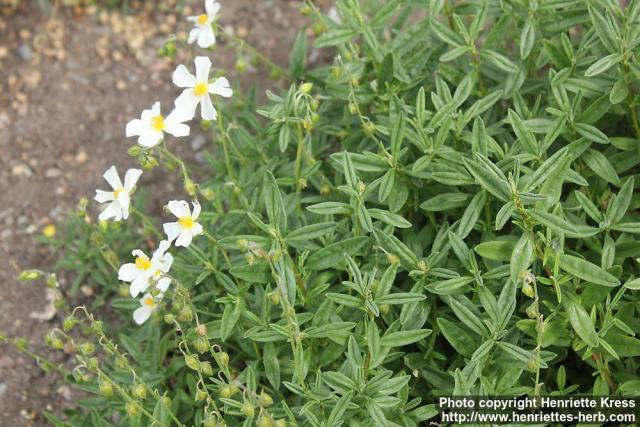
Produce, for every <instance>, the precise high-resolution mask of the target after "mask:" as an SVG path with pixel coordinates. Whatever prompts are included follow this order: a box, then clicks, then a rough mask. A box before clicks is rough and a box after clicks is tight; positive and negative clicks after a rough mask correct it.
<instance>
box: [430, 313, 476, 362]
mask: <svg viewBox="0 0 640 427" xmlns="http://www.w3.org/2000/svg"><path fill="white" fill-rule="evenodd" d="M437 323H438V328H439V329H440V331H441V332H442V335H444V337H445V338H446V339H447V341H449V344H451V346H452V347H453V348H454V349H455V350H456V351H457V352H458V353H460V354H462V355H463V356H466V357H471V355H472V354H473V352H474V351H475V350H476V348H477V347H478V343H477V342H476V340H474V339H473V338H472V337H471V336H470V335H469V334H468V333H467V332H466V331H465V330H464V329H462V328H461V327H459V326H458V325H456V324H455V323H453V322H450V321H449V320H447V319H443V318H442V317H438V319H437Z"/></svg>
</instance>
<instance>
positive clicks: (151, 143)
mask: <svg viewBox="0 0 640 427" xmlns="http://www.w3.org/2000/svg"><path fill="white" fill-rule="evenodd" d="M163 137H164V134H163V133H162V131H159V130H155V129H149V130H147V131H146V132H145V133H143V134H142V135H140V137H139V138H138V144H140V145H142V146H143V147H155V146H156V145H158V144H159V143H160V141H162V138H163Z"/></svg>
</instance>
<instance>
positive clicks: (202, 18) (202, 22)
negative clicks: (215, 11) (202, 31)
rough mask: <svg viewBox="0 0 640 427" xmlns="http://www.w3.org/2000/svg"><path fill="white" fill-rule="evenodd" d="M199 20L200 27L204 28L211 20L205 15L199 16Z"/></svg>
mask: <svg viewBox="0 0 640 427" xmlns="http://www.w3.org/2000/svg"><path fill="white" fill-rule="evenodd" d="M197 19H198V25H200V26H201V27H202V26H203V25H205V24H206V23H207V21H208V20H209V17H208V16H207V15H206V14H204V13H203V14H202V15H198V18H197Z"/></svg>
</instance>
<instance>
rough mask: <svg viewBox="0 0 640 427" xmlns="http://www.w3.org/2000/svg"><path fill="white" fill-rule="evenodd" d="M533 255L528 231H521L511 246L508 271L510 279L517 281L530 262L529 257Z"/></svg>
mask: <svg viewBox="0 0 640 427" xmlns="http://www.w3.org/2000/svg"><path fill="white" fill-rule="evenodd" d="M532 255H533V241H532V239H531V235H530V234H529V233H526V232H525V233H523V234H522V236H521V237H520V240H518V243H516V246H515V247H514V248H513V253H512V254H511V258H510V263H509V265H510V270H509V271H510V273H511V280H513V281H514V282H517V281H518V279H519V277H520V274H521V273H522V272H523V271H525V270H526V269H527V268H528V267H529V265H530V264H531V257H532Z"/></svg>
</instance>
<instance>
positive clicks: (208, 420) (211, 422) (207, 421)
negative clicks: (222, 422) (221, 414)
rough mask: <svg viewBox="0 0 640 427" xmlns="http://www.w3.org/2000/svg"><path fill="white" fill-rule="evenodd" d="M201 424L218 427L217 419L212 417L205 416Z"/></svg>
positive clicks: (207, 426) (206, 426) (205, 426)
mask: <svg viewBox="0 0 640 427" xmlns="http://www.w3.org/2000/svg"><path fill="white" fill-rule="evenodd" d="M202 425H203V427H218V420H216V419H215V418H213V417H207V418H206V419H205V420H204V422H203V423H202Z"/></svg>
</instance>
